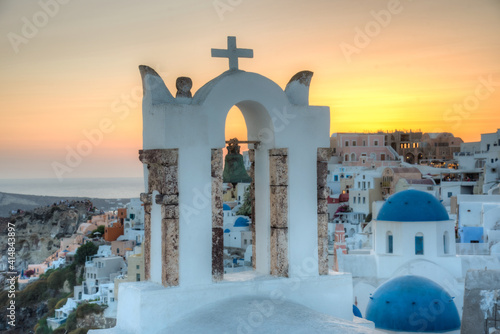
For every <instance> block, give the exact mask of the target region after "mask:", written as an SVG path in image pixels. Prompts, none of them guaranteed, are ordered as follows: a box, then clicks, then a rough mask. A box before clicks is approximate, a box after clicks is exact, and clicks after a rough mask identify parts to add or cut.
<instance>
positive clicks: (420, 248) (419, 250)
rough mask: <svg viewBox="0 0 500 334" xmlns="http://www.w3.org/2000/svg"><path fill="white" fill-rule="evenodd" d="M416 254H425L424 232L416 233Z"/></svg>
mask: <svg viewBox="0 0 500 334" xmlns="http://www.w3.org/2000/svg"><path fill="white" fill-rule="evenodd" d="M415 255H424V235H423V234H422V233H417V234H416V235H415Z"/></svg>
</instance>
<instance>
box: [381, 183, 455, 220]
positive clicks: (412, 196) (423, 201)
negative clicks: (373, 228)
mask: <svg viewBox="0 0 500 334" xmlns="http://www.w3.org/2000/svg"><path fill="white" fill-rule="evenodd" d="M449 219H450V217H449V216H448V212H446V209H445V208H444V206H443V205H442V204H441V202H440V201H438V199H437V198H436V197H434V196H432V195H431V194H429V193H426V192H423V191H420V190H412V189H410V190H405V191H401V192H398V193H395V194H394V195H392V196H391V197H389V198H388V199H387V201H386V202H385V203H384V205H382V208H381V209H380V212H379V213H378V216H377V220H386V221H396V222H426V221H442V220H449Z"/></svg>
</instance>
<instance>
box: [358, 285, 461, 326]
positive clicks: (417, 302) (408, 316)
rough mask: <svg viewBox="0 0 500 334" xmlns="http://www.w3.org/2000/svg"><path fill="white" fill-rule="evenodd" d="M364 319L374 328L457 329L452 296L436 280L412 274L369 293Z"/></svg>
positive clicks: (456, 313) (456, 312) (455, 311)
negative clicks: (370, 322) (373, 325)
mask: <svg viewBox="0 0 500 334" xmlns="http://www.w3.org/2000/svg"><path fill="white" fill-rule="evenodd" d="M366 319H368V320H370V321H373V322H374V323H375V327H376V328H380V329H385V330H392V331H402V332H430V333H436V332H447V331H452V330H457V329H460V316H459V315H458V311H457V307H456V306H455V303H454V302H453V298H452V297H451V296H450V295H449V294H448V293H447V292H446V291H445V290H444V289H443V288H442V287H441V286H440V285H439V284H437V283H435V282H434V281H431V280H430V279H428V278H425V277H421V276H414V275H407V276H400V277H396V278H394V279H391V280H389V281H387V282H386V283H384V284H382V285H381V286H380V287H379V288H378V289H377V290H376V291H375V293H374V294H373V296H372V297H370V301H369V302H368V306H367V308H366Z"/></svg>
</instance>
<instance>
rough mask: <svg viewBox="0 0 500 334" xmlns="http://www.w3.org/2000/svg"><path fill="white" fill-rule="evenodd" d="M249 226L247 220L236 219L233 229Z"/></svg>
mask: <svg viewBox="0 0 500 334" xmlns="http://www.w3.org/2000/svg"><path fill="white" fill-rule="evenodd" d="M249 225H250V224H249V223H248V219H246V218H243V217H238V219H236V221H235V222H234V225H233V226H234V227H246V226H249Z"/></svg>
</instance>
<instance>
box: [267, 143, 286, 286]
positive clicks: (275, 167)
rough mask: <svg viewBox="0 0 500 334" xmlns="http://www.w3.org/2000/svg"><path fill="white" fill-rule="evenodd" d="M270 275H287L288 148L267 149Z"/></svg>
mask: <svg viewBox="0 0 500 334" xmlns="http://www.w3.org/2000/svg"><path fill="white" fill-rule="evenodd" d="M269 172H270V174H269V176H270V186H271V192H270V193H271V275H274V276H279V277H288V150H287V149H286V148H279V149H270V150H269Z"/></svg>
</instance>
